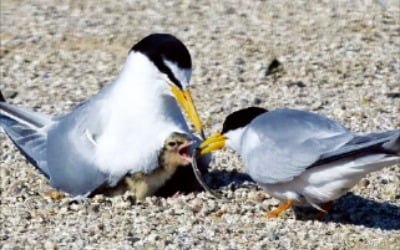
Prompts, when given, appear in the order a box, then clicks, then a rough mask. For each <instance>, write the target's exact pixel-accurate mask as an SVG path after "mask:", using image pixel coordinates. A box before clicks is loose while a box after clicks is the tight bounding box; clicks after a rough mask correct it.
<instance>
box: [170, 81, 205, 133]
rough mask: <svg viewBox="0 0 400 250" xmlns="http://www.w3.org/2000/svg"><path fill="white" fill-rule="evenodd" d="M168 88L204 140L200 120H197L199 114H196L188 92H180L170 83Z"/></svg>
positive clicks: (180, 90) (186, 90)
mask: <svg viewBox="0 0 400 250" xmlns="http://www.w3.org/2000/svg"><path fill="white" fill-rule="evenodd" d="M169 86H170V87H171V91H172V93H173V94H174V96H175V98H176V100H178V102H179V104H180V105H181V107H182V108H183V109H184V110H185V112H186V114H187V115H188V117H189V119H190V120H191V122H192V123H193V125H194V127H195V128H196V131H197V132H199V133H200V135H201V137H203V139H204V138H205V136H204V131H203V126H202V125H201V120H200V118H199V114H198V113H197V109H196V106H195V105H194V102H193V99H192V95H191V94H190V91H189V90H188V89H184V90H182V89H180V88H178V87H177V86H176V85H175V84H172V83H171V84H169Z"/></svg>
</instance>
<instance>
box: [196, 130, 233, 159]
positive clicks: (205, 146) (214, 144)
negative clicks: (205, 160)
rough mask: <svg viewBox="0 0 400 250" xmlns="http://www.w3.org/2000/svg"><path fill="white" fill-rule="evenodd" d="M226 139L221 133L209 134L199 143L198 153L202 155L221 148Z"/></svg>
mask: <svg viewBox="0 0 400 250" xmlns="http://www.w3.org/2000/svg"><path fill="white" fill-rule="evenodd" d="M226 139H227V138H226V137H225V136H223V135H222V134H221V133H219V132H218V133H216V134H215V135H213V136H211V137H210V138H208V139H207V140H205V141H203V142H202V143H201V144H200V146H199V148H200V150H201V151H200V154H201V155H204V154H207V153H210V152H212V151H215V150H217V149H221V148H223V147H224V146H225V142H226Z"/></svg>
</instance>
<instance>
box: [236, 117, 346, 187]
mask: <svg viewBox="0 0 400 250" xmlns="http://www.w3.org/2000/svg"><path fill="white" fill-rule="evenodd" d="M246 138H252V139H250V141H246V140H249V139H246ZM352 139H353V134H352V133H351V132H349V131H348V130H347V129H346V128H344V127H343V126H342V125H340V124H339V123H337V122H335V121H333V120H331V119H328V118H326V117H323V116H320V115H317V114H313V113H310V112H305V111H299V110H290V109H281V110H275V111H271V112H268V113H265V114H264V115H262V116H260V117H258V118H256V119H255V120H253V122H252V123H251V124H250V126H248V128H247V129H246V131H245V132H244V136H243V141H242V145H243V146H242V158H243V160H244V162H245V167H246V168H247V169H248V171H249V174H250V176H251V177H252V178H253V179H254V180H255V181H257V182H259V183H265V184H272V183H279V182H287V181H290V180H292V179H293V178H294V177H296V176H298V175H300V174H301V173H302V172H304V171H305V169H306V168H307V167H308V166H310V165H311V164H313V163H314V162H316V161H317V160H318V159H319V158H320V157H321V155H323V154H327V153H329V152H332V151H335V150H338V149H339V148H341V147H342V146H343V145H345V144H346V143H348V142H349V141H351V140H352Z"/></svg>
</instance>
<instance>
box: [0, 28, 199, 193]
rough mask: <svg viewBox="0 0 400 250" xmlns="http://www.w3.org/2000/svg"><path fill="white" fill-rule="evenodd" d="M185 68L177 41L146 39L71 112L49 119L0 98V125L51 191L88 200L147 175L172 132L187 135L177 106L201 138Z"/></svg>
mask: <svg viewBox="0 0 400 250" xmlns="http://www.w3.org/2000/svg"><path fill="white" fill-rule="evenodd" d="M191 66H192V63H191V57H190V54H189V51H188V49H187V48H186V47H185V45H184V44H183V43H182V42H181V41H180V40H178V39H177V38H176V37H174V36H172V35H170V34H152V35H149V36H147V37H145V38H144V39H142V40H141V41H139V42H138V43H137V44H135V45H134V46H133V48H132V49H131V51H130V52H129V54H128V57H127V60H126V62H125V65H124V67H123V69H122V71H121V73H120V74H119V76H118V77H117V78H116V79H115V80H114V82H112V83H111V84H110V85H108V86H106V87H105V88H103V89H102V90H101V91H100V92H99V93H98V94H97V95H95V96H93V97H92V98H90V99H88V100H87V101H85V102H83V103H81V104H80V105H78V106H77V107H75V108H74V109H73V110H72V111H71V112H70V113H68V114H64V115H61V116H48V115H45V114H42V113H38V112H33V111H29V110H27V109H24V108H20V107H16V106H13V105H11V104H8V103H6V102H5V100H4V98H3V97H2V98H1V99H2V101H0V127H2V128H3V129H4V131H5V132H6V133H7V135H8V136H9V137H10V139H11V140H12V141H13V142H14V144H15V145H16V146H17V147H18V149H19V150H20V151H21V152H22V154H24V155H25V156H26V158H27V159H28V160H29V161H30V162H31V163H32V164H33V165H34V166H36V167H37V168H38V169H39V170H40V171H41V172H42V173H43V174H44V175H45V176H46V177H47V178H48V179H49V180H50V184H51V186H53V187H54V188H56V189H59V190H62V191H65V192H68V193H70V194H71V195H72V196H83V197H86V196H88V195H89V194H91V193H92V191H94V190H95V189H96V188H98V187H100V186H108V187H115V186H116V185H117V184H118V183H119V181H120V180H121V179H122V178H124V177H125V176H127V175H132V174H135V173H143V174H150V173H152V172H153V171H154V170H155V169H157V167H158V156H159V152H160V150H161V148H162V147H163V145H164V142H165V140H166V139H167V138H168V137H169V136H170V135H171V134H173V133H182V134H186V135H189V136H193V135H192V134H191V132H190V130H189V128H188V126H187V124H186V122H185V119H184V117H183V114H182V113H181V110H180V108H179V105H178V103H179V104H180V105H181V107H182V108H183V110H185V111H186V113H187V115H188V117H189V119H190V120H191V121H192V122H193V124H194V126H195V128H196V130H197V131H198V132H200V133H201V134H203V132H202V125H201V122H200V119H199V116H198V113H197V110H196V107H195V105H194V103H193V100H192V97H191V94H190V91H189V89H188V88H189V80H190V76H191ZM0 95H1V94H0Z"/></svg>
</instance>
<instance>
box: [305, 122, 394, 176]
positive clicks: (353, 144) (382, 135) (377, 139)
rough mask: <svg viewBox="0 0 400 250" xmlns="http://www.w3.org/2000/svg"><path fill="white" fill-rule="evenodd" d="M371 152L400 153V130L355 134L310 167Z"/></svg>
mask: <svg viewBox="0 0 400 250" xmlns="http://www.w3.org/2000/svg"><path fill="white" fill-rule="evenodd" d="M371 154H386V155H400V130H392V131H386V132H378V133H357V134H354V138H353V139H352V140H351V141H349V142H348V143H346V144H345V145H343V146H342V147H340V148H338V149H337V150H334V151H331V152H329V153H325V154H323V155H321V156H320V158H319V160H318V161H316V162H314V163H313V164H312V165H311V166H310V168H311V167H316V166H319V165H322V164H326V163H329V162H332V161H336V160H340V159H343V158H350V157H352V158H357V157H363V156H366V155H371Z"/></svg>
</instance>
